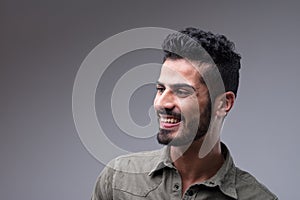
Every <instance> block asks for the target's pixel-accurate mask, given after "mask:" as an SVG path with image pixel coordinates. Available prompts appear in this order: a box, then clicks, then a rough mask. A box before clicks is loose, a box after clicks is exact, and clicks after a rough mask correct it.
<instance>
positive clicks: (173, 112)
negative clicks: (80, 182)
mask: <svg viewBox="0 0 300 200" xmlns="http://www.w3.org/2000/svg"><path fill="white" fill-rule="evenodd" d="M200 80H201V70H198V69H197V68H195V67H194V66H193V63H192V62H190V61H188V60H186V59H167V60H166V61H165V62H164V63H163V66H162V69H161V74H160V77H159V79H158V84H157V94H156V97H155V99H154V108H155V110H156V111H157V115H158V119H159V126H160V131H159V133H158V134H157V139H158V141H159V143H161V144H165V145H170V146H171V148H170V156H171V159H172V161H173V163H174V165H175V167H176V168H177V170H178V172H179V174H180V175H181V179H182V194H184V192H185V191H186V189H187V188H188V187H190V186H191V185H192V184H194V183H197V182H202V181H205V180H207V179H209V178H211V177H212V176H213V175H215V174H216V172H217V171H218V170H219V169H220V167H221V166H222V164H223V162H224V158H223V155H222V153H221V144H220V140H219V139H218V141H217V143H216V144H215V145H214V146H213V148H212V150H211V151H210V152H209V153H208V154H207V155H206V156H205V157H203V158H200V157H199V150H200V148H201V145H202V143H203V141H204V139H205V136H206V132H207V131H208V126H209V123H210V121H211V119H213V124H217V125H218V126H220V127H221V126H222V124H223V120H224V117H225V116H226V114H227V113H228V112H229V111H230V109H231V108H232V106H233V104H234V100H235V95H234V93H233V92H230V91H229V92H225V93H224V94H222V95H220V96H219V97H217V98H216V100H215V101H214V102H213V104H212V106H213V107H212V108H213V109H212V110H211V109H210V106H209V105H210V104H209V103H210V101H209V95H208V89H207V87H206V85H205V84H204V83H203V82H201V81H200ZM169 118H174V119H177V120H178V121H179V119H180V118H181V120H180V122H177V121H175V123H171V122H166V121H164V120H163V119H169ZM220 127H219V128H215V129H212V130H214V131H220V130H221V128H220ZM210 134H219V133H210Z"/></svg>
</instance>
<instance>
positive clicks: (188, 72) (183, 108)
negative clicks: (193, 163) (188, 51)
mask: <svg viewBox="0 0 300 200" xmlns="http://www.w3.org/2000/svg"><path fill="white" fill-rule="evenodd" d="M200 80H201V77H200V74H199V72H198V71H197V70H196V69H195V68H194V67H193V66H192V65H191V63H190V62H189V61H187V60H185V59H177V60H170V59H168V60H166V61H165V62H164V64H163V66H162V69H161V74H160V77H159V79H158V84H157V94H156V98H155V100H154V107H155V109H156V111H157V113H158V118H159V119H161V118H172V116H174V117H175V118H181V121H180V123H178V124H175V125H174V124H173V125H172V124H168V123H163V122H161V120H159V124H160V127H159V128H160V132H159V133H158V137H157V139H158V141H159V143H161V144H170V145H173V146H181V145H186V144H190V143H191V142H192V141H193V140H197V139H199V138H200V137H202V136H203V135H204V134H205V133H206V132H207V129H208V126H209V122H210V114H211V111H210V107H209V106H208V104H209V95H208V89H207V87H206V86H205V84H203V83H201V81H200Z"/></svg>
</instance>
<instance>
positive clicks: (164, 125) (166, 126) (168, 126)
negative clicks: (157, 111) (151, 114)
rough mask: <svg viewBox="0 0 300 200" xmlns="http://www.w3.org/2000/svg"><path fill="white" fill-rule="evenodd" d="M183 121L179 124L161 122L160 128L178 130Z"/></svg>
mask: <svg viewBox="0 0 300 200" xmlns="http://www.w3.org/2000/svg"><path fill="white" fill-rule="evenodd" d="M180 123H181V121H180V122H178V123H175V124H174V123H166V122H160V128H163V129H175V128H178V127H179V125H180Z"/></svg>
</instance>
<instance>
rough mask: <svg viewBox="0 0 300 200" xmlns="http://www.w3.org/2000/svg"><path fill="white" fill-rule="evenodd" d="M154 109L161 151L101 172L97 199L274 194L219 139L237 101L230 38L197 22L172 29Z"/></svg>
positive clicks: (121, 161)
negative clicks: (194, 25) (199, 26)
mask: <svg viewBox="0 0 300 200" xmlns="http://www.w3.org/2000/svg"><path fill="white" fill-rule="evenodd" d="M163 50H164V52H165V57H164V61H163V65H162V68H161V73H160V77H159V79H158V81H157V86H156V88H157V94H156V97H155V100H154V107H155V110H156V112H157V116H158V120H159V132H158V134H157V140H158V142H159V143H160V144H163V145H166V146H165V147H164V148H163V149H161V150H157V151H151V152H141V153H135V154H130V155H126V156H121V157H118V158H116V159H114V160H113V161H111V163H110V164H109V165H108V166H107V167H106V168H105V169H104V170H103V171H102V173H101V174H100V176H99V178H98V180H97V182H96V186H95V190H94V193H93V196H92V199H93V200H99V199H102V200H107V199H123V200H124V199H240V200H243V199H255V200H257V199H262V200H268V199H269V200H271V199H277V197H276V196H275V195H274V194H272V193H271V192H270V191H269V190H268V189H267V188H266V187H264V186H263V185H262V184H260V183H259V182H258V181H257V180H256V179H255V178H254V177H253V176H251V175H250V174H249V173H247V172H244V171H242V170H240V169H238V168H237V167H235V165H234V163H233V160H232V158H231V156H230V153H229V150H228V149H227V147H226V146H225V145H224V144H223V143H221V142H220V137H219V135H220V131H221V127H222V125H223V121H224V118H225V117H226V115H227V114H228V112H229V111H230V110H231V108H232V107H233V105H234V102H235V98H236V95H237V88H238V83H239V69H240V58H241V57H240V56H239V55H238V54H237V53H235V52H234V44H233V43H232V42H230V41H228V40H227V38H226V37H225V36H222V35H214V34H212V33H210V32H205V31H201V30H199V29H196V28H187V29H185V30H183V31H181V32H180V33H174V34H170V35H169V36H168V37H167V38H166V39H165V41H164V43H163Z"/></svg>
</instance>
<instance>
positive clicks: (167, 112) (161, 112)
mask: <svg viewBox="0 0 300 200" xmlns="http://www.w3.org/2000/svg"><path fill="white" fill-rule="evenodd" d="M156 113H157V115H158V116H159V115H172V116H174V117H176V118H178V119H181V118H182V117H183V116H182V115H181V113H178V112H174V111H172V110H171V109H159V110H157V111H156Z"/></svg>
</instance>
